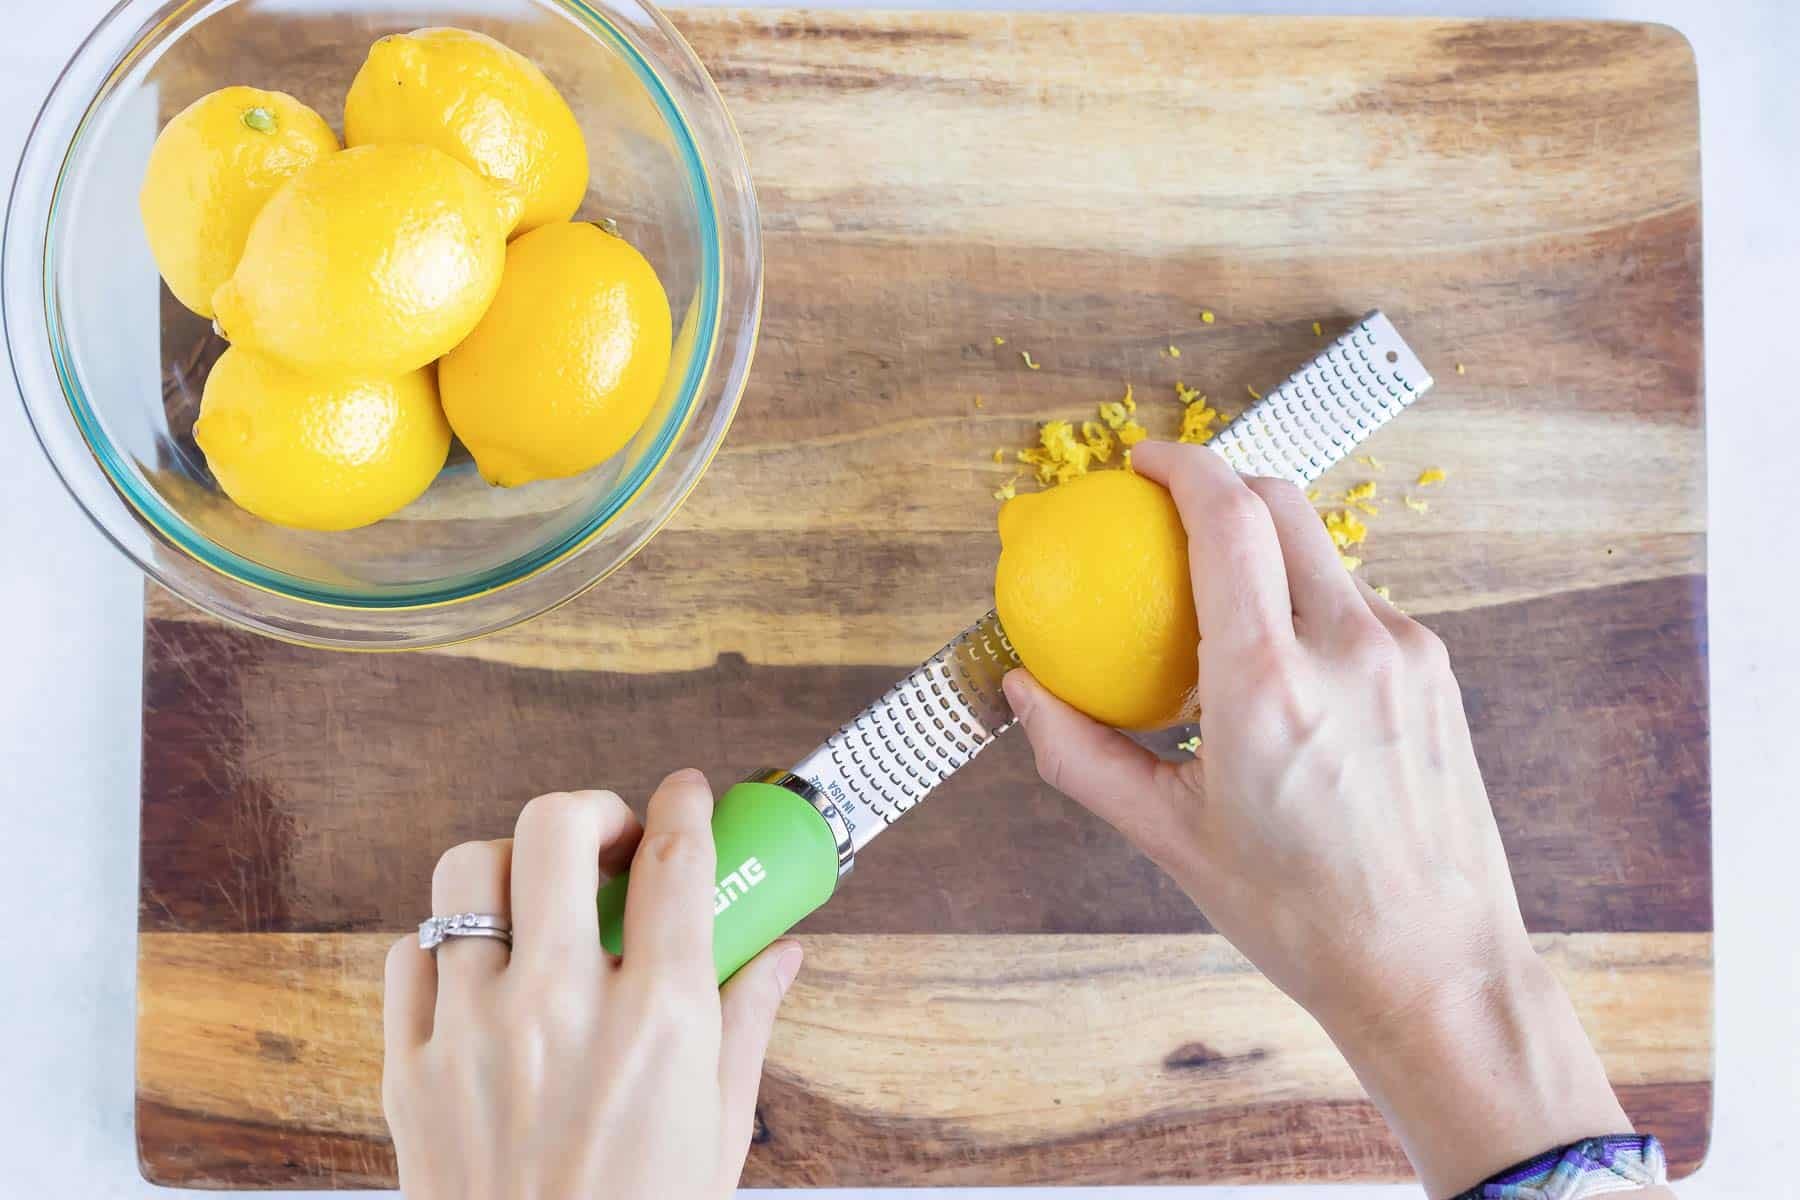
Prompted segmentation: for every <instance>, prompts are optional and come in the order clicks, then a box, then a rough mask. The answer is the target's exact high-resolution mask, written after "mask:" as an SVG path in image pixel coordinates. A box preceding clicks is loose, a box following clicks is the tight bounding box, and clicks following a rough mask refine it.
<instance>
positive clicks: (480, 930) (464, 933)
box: [419, 912, 512, 950]
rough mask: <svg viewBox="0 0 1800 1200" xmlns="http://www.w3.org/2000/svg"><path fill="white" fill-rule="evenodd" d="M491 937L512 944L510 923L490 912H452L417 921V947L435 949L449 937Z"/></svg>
mask: <svg viewBox="0 0 1800 1200" xmlns="http://www.w3.org/2000/svg"><path fill="white" fill-rule="evenodd" d="M459 937H479V938H493V939H495V940H496V941H501V942H505V943H506V944H507V946H508V947H511V946H512V924H511V923H510V922H509V921H507V919H506V918H505V917H497V916H495V915H493V914H492V913H472V912H467V913H452V914H451V915H449V916H447V917H427V918H426V919H425V920H423V921H421V922H419V949H421V950H436V949H437V948H438V947H439V946H441V945H443V944H444V943H445V942H447V941H449V940H450V939H451V938H459Z"/></svg>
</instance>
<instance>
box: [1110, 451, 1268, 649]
mask: <svg viewBox="0 0 1800 1200" xmlns="http://www.w3.org/2000/svg"><path fill="white" fill-rule="evenodd" d="M1131 465H1132V468H1133V469H1134V470H1136V471H1137V473H1138V474H1139V475H1142V476H1143V477H1144V478H1146V479H1150V480H1153V481H1155V482H1156V483H1160V484H1162V485H1163V486H1164V487H1166V488H1168V489H1169V495H1170V496H1172V497H1174V499H1175V508H1176V510H1177V511H1178V512H1179V513H1180V514H1181V524H1182V527H1183V528H1184V529H1185V530H1186V531H1187V540H1188V571H1189V573H1190V574H1191V575H1192V577H1193V581H1194V603H1195V606H1196V607H1197V608H1198V609H1199V614H1198V615H1199V618H1200V638H1201V642H1200V645H1201V653H1202V654H1204V653H1205V652H1206V648H1207V647H1209V646H1210V647H1212V648H1213V649H1215V650H1216V649H1224V648H1228V647H1231V646H1239V645H1247V644H1258V643H1263V642H1268V641H1271V640H1276V639H1279V638H1287V639H1290V640H1291V639H1292V638H1293V636H1294V608H1293V601H1292V599H1291V598H1290V597H1289V595H1288V582H1287V567H1286V565H1285V563H1284V562H1283V560H1282V557H1281V542H1280V540H1279V539H1278V538H1277V537H1276V535H1275V522H1274V519H1273V518H1272V517H1270V515H1269V509H1268V506H1267V505H1265V504H1264V503H1263V501H1262V497H1260V496H1258V495H1257V494H1256V493H1255V492H1253V491H1251V490H1250V489H1249V488H1248V487H1247V486H1245V484H1244V481H1243V480H1242V479H1241V478H1239V476H1238V473H1237V472H1236V471H1234V470H1232V469H1231V466H1230V464H1228V463H1227V462H1226V461H1225V460H1224V459H1222V458H1220V457H1219V456H1218V455H1217V454H1215V453H1214V452H1213V451H1211V450H1208V449H1207V448H1206V447H1204V446H1196V445H1177V444H1174V443H1170V442H1143V443H1140V444H1139V445H1137V446H1135V447H1133V448H1132V451H1131Z"/></svg>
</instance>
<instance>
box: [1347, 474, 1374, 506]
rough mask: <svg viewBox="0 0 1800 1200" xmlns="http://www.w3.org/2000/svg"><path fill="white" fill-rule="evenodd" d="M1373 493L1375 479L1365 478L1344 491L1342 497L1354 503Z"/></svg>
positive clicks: (1365, 498)
mask: <svg viewBox="0 0 1800 1200" xmlns="http://www.w3.org/2000/svg"><path fill="white" fill-rule="evenodd" d="M1374 494H1375V481H1374V480H1373V479H1365V480H1363V481H1362V482H1361V483H1359V484H1357V485H1356V486H1355V487H1353V488H1351V489H1350V490H1349V491H1347V492H1345V493H1344V499H1345V500H1346V501H1348V502H1349V503H1351V504H1355V503H1356V502H1357V501H1358V500H1367V499H1368V498H1369V497H1370V496H1373V495H1374Z"/></svg>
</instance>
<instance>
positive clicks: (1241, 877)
mask: <svg viewBox="0 0 1800 1200" xmlns="http://www.w3.org/2000/svg"><path fill="white" fill-rule="evenodd" d="M1133 464H1134V467H1135V469H1136V470H1137V471H1138V472H1139V473H1140V474H1142V475H1144V476H1146V477H1147V478H1150V479H1153V480H1155V481H1157V482H1158V483H1161V484H1163V485H1164V486H1165V487H1167V488H1168V489H1169V491H1170V493H1171V495H1172V496H1173V497H1174V499H1175V503H1176V505H1177V507H1178V508H1179V510H1180V512H1181V516H1182V521H1183V524H1184V525H1185V526H1186V530H1187V534H1188V548H1189V558H1190V561H1191V563H1192V568H1193V581H1194V596H1195V605H1196V607H1197V609H1198V618H1199V626H1200V632H1201V643H1200V663H1199V699H1200V708H1201V717H1200V725H1201V737H1202V746H1201V749H1200V751H1199V754H1198V756H1197V757H1196V759H1195V760H1194V761H1192V762H1184V763H1179V764H1176V763H1167V762H1162V761H1159V760H1158V759H1156V758H1155V757H1154V756H1153V755H1151V754H1150V753H1149V752H1148V751H1146V750H1144V749H1142V748H1141V747H1139V746H1138V745H1137V744H1136V743H1134V742H1132V741H1131V740H1130V739H1128V738H1126V737H1125V736H1124V735H1122V734H1120V733H1117V732H1116V731H1113V730H1110V729H1105V728H1103V727H1101V726H1099V725H1097V724H1096V723H1094V722H1093V721H1091V720H1089V719H1088V718H1086V717H1085V716H1083V715H1081V714H1080V713H1078V712H1076V711H1075V710H1074V709H1072V708H1070V707H1069V706H1068V705H1066V704H1063V703H1062V702H1061V701H1059V700H1058V699H1056V698H1055V697H1054V696H1051V695H1050V694H1049V693H1048V692H1047V691H1045V690H1044V689H1043V688H1042V687H1041V686H1040V685H1038V684H1037V683H1036V682H1035V681H1034V680H1033V679H1032V678H1031V677H1030V676H1029V675H1028V674H1027V673H1025V672H1023V671H1018V672H1014V673H1013V674H1012V675H1011V676H1009V677H1008V679H1007V694H1008V696H1009V698H1010V699H1011V701H1012V704H1013V707H1014V709H1015V710H1016V711H1017V712H1018V713H1019V716H1020V719H1021V721H1022V723H1023V725H1024V727H1025V730H1026V733H1027V734H1028V736H1029V737H1030V739H1031V743H1032V746H1033V748H1034V749H1035V751H1036V755H1037V763H1038V769H1039V771H1040V773H1041V774H1042V775H1043V777H1044V778H1045V780H1046V781H1048V782H1049V783H1050V784H1051V785H1052V786H1054V787H1056V788H1058V789H1060V790H1061V791H1063V792H1065V793H1066V794H1067V795H1069V796H1070V797H1071V798H1073V799H1075V800H1077V801H1079V802H1080V803H1082V804H1083V805H1085V806H1087V807H1088V808H1090V809H1092V810H1093V811H1094V812H1095V813H1096V814H1098V815H1099V816H1100V817H1102V818H1104V819H1105V820H1107V821H1109V822H1110V823H1111V824H1113V825H1114V826H1115V827H1116V828H1118V829H1119V830H1120V832H1122V833H1123V834H1124V835H1125V836H1126V837H1128V838H1130V839H1131V840H1132V841H1133V842H1134V843H1135V844H1136V845H1137V846H1138V847H1139V848H1140V849H1141V850H1143V851H1144V852H1145V853H1146V854H1148V855H1149V856H1150V857H1151V858H1152V859H1154V860H1155V861H1156V862H1157V863H1158V864H1159V865H1161V866H1162V867H1163V869H1164V870H1166V871H1168V872H1169V874H1170V875H1171V876H1172V877H1173V878H1174V879H1175V880H1176V881H1177V882H1178V883H1179V884H1180V885H1181V886H1182V887H1183V888H1184V889H1185V890H1186V891H1187V893H1188V894H1189V895H1190V896H1192V897H1193V899H1194V901H1195V902H1196V903H1197V904H1198V905H1199V906H1200V908H1201V910H1202V911H1203V912H1204V913H1205V914H1206V916H1207V919H1208V920H1209V921H1210V922H1211V923H1212V924H1213V926H1214V928H1216V929H1217V930H1218V931H1219V932H1220V933H1222V934H1224V935H1225V936H1226V937H1227V938H1229V939H1230V940H1231V942H1232V943H1233V944H1234V945H1235V946H1237V948H1238V949H1239V950H1240V951H1242V952H1243V953H1244V955H1245V956H1246V957H1248V958H1249V959H1250V960H1251V961H1252V962H1253V963H1255V964H1256V966H1257V967H1259V968H1260V969H1261V970H1262V971H1263V972H1264V974H1266V975H1267V976H1268V977H1269V979H1270V980H1271V981H1272V982H1274V983H1275V984H1276V985H1277V986H1278V987H1280V988H1281V989H1282V990H1283V991H1285V992H1287V993H1288V994H1289V995H1290V996H1292V997H1293V998H1294V999H1295V1000H1297V1001H1299V1002H1300V1003H1301V1004H1302V1005H1304V1006H1305V1007H1306V1008H1307V1009H1308V1010H1309V1011H1310V1012H1311V1013H1312V1014H1313V1015H1314V1016H1315V1017H1316V1018H1317V1019H1318V1020H1319V1022H1320V1023H1321V1024H1322V1025H1323V1026H1324V1027H1325V1029H1326V1031H1327V1032H1328V1033H1329V1034H1330V1035H1331V1036H1332V1037H1333V1039H1334V1040H1335V1041H1336V1042H1337V1044H1338V1045H1339V1047H1340V1048H1341V1049H1343V1051H1344V1053H1345V1054H1346V1056H1347V1057H1348V1058H1349V1060H1350V1063H1351V1066H1352V1067H1353V1068H1354V1069H1355V1070H1356V1071H1357V1073H1358V1074H1359V1076H1360V1077H1361V1078H1362V1080H1363V1083H1364V1084H1365V1086H1366V1087H1367V1088H1368V1089H1369V1091H1370V1093H1371V1095H1373V1096H1374V1098H1375V1099H1376V1101H1377V1102H1378V1103H1379V1104H1381V1105H1382V1106H1383V1109H1384V1111H1386V1112H1387V1114H1388V1116H1389V1119H1390V1121H1392V1123H1393V1124H1394V1126H1395V1128H1396V1130H1397V1132H1398V1133H1399V1134H1400V1137H1401V1140H1402V1142H1403V1143H1404V1144H1405V1145H1406V1147H1407V1151H1408V1154H1409V1155H1410V1156H1411V1157H1412V1160H1413V1163H1414V1165H1415V1167H1416V1168H1417V1169H1418V1171H1419V1173H1420V1175H1421V1177H1422V1178H1423V1180H1424V1182H1425V1183H1426V1186H1427V1188H1428V1189H1429V1190H1430V1191H1431V1192H1432V1193H1433V1194H1442V1193H1448V1192H1450V1191H1454V1190H1457V1189H1461V1188H1466V1187H1469V1186H1471V1185H1472V1184H1474V1183H1476V1182H1478V1181H1479V1180H1480V1179H1482V1178H1484V1177H1485V1176H1486V1175H1488V1174H1491V1173H1493V1172H1494V1171H1497V1170H1500V1169H1503V1168H1505V1167H1506V1166H1509V1165H1510V1164H1511V1163H1513V1162H1516V1161H1518V1160H1520V1159H1523V1158H1525V1157H1528V1156H1530V1155H1532V1154H1536V1153H1539V1152H1541V1151H1543V1150H1546V1149H1549V1148H1551V1147H1552V1146H1555V1145H1560V1144H1562V1143H1565V1142H1572V1141H1575V1140H1578V1139H1580V1138H1583V1137H1589V1136H1595V1135H1599V1134H1606V1133H1619V1132H1624V1131H1626V1130H1628V1129H1629V1128H1630V1126H1629V1122H1628V1121H1627V1120H1626V1118H1625V1116H1624V1114H1623V1113H1622V1112H1621V1111H1620V1109H1619V1107H1618V1104H1617V1102H1616V1101H1615V1100H1614V1098H1613V1095H1612V1091H1611V1089H1610V1087H1609V1086H1608V1084H1607V1082H1606V1078H1605V1075H1604V1073H1603V1072H1602V1070H1601V1068H1600V1065H1599V1062H1598V1059H1597V1058H1596V1056H1595V1055H1594V1053H1593V1050H1592V1049H1591V1047H1590V1046H1589V1044H1588V1042H1587V1039H1586V1037H1585V1035H1584V1034H1583V1033H1582V1031H1581V1028H1580V1025H1579V1023H1578V1022H1577V1021H1576V1019H1575V1016H1574V1013H1573V1010H1572V1008H1571V1007H1570V1005H1569V1003H1568V1000H1567V998H1566V996H1565V995H1564V994H1563V992H1562V991H1561V989H1560V987H1559V986H1558V985H1557V984H1556V982H1555V981H1554V979H1552V978H1551V977H1550V976H1549V974H1548V972H1547V970H1546V969H1545V968H1543V967H1542V966H1541V965H1540V964H1539V962H1538V960H1537V958H1536V956H1535V954H1534V953H1533V951H1532V948H1531V945H1530V942H1529V940H1528V938H1527V937H1526V932H1525V926H1524V922H1523V920H1522V918H1521V917H1520V914H1519V906H1518V900H1517V898H1516V896H1515V894H1514V891H1513V886H1512V879H1511V876H1510V874H1509V872H1508V868H1507V863H1506V854H1505V850H1504V849H1503V847H1502V845H1501V842H1500V835H1499V831H1498V829H1497V827H1496V826H1495V823H1494V816H1493V811H1492V809H1491V808H1490V806H1489V804H1488V799H1487V792H1486V789H1485V788H1484V787H1483V784H1482V780H1481V771H1480V768H1479V766H1478V765H1477V763H1476V760H1475V752H1474V748H1473V744H1472V742H1471V740H1470V736H1469V729H1468V724H1467V721H1466V719H1465V718H1464V715H1463V707H1462V697H1461V693H1460V691H1459V689H1458V687H1457V683H1456V679H1455V677H1454V676H1453V675H1452V673H1451V669H1450V660H1449V656H1448V654H1447V653H1446V652H1445V649H1444V646H1443V643H1442V642H1440V641H1439V640H1438V639H1437V637H1436V636H1434V635H1433V634H1432V633H1431V632H1430V631H1429V630H1427V629H1426V628H1425V627H1424V626H1422V625H1420V624H1419V623H1418V622H1416V621H1414V620H1412V619H1411V618H1409V617H1407V616H1406V615H1404V614H1403V613H1401V612H1400V611H1399V610H1397V609H1395V608H1394V607H1393V606H1392V605H1390V604H1389V603H1387V602H1386V601H1385V600H1383V599H1382V598H1381V597H1379V596H1377V595H1375V594H1374V593H1373V592H1372V591H1370V590H1369V588H1368V587H1367V586H1366V585H1364V584H1363V583H1362V582H1361V581H1360V580H1358V579H1357V578H1356V577H1355V576H1353V575H1351V574H1350V573H1349V572H1348V571H1346V570H1344V568H1343V566H1342V564H1341V563H1340V562H1339V560H1338V554H1337V550H1336V547H1335V546H1334V545H1333V544H1332V541H1331V539H1330V537H1329V535H1328V534H1327V533H1326V531H1325V529H1324V527H1323V525H1322V524H1321V522H1320V521H1319V518H1318V516H1317V514H1316V513H1315V512H1314V511H1313V508H1312V505H1311V504H1310V503H1309V502H1308V501H1307V499H1306V497H1305V496H1304V495H1303V494H1302V493H1301V492H1300V490H1299V489H1298V488H1296V487H1294V486H1293V485H1291V484H1288V483H1284V482H1281V481H1277V480H1270V479H1244V478H1240V477H1239V476H1238V475H1237V474H1236V473H1235V472H1234V471H1232V469H1231V468H1230V467H1229V466H1227V465H1226V463H1225V462H1224V461H1223V460H1222V459H1220V458H1219V457H1218V456H1217V455H1216V454H1214V453H1213V452H1212V451H1210V450H1206V449H1204V448H1202V447H1199V446H1177V445H1169V444H1156V443H1145V444H1143V445H1140V446H1138V447H1137V448H1136V449H1135V450H1134V451H1133Z"/></svg>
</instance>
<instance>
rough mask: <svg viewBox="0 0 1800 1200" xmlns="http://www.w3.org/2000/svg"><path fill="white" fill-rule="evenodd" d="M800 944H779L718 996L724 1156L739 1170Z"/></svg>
mask: <svg viewBox="0 0 1800 1200" xmlns="http://www.w3.org/2000/svg"><path fill="white" fill-rule="evenodd" d="M801 957H802V955H801V950H800V943H799V942H794V941H779V942H776V943H775V944H774V945H772V946H770V947H768V948H767V949H766V950H764V951H763V952H762V953H761V954H759V955H757V956H756V957H755V958H753V959H751V960H750V961H749V962H747V963H745V964H744V965H743V966H742V967H740V968H738V972H737V974H735V975H733V976H732V977H731V978H730V979H729V980H727V981H726V983H725V987H724V988H723V989H722V990H721V991H720V992H719V1010H720V1015H721V1017H722V1018H723V1021H724V1025H723V1028H722V1030H721V1036H720V1040H719V1094H720V1097H721V1099H722V1101H723V1103H724V1120H723V1124H722V1129H723V1132H724V1137H725V1142H724V1158H725V1160H726V1166H727V1167H731V1166H732V1165H733V1164H735V1165H736V1169H735V1170H733V1171H732V1172H731V1179H732V1182H733V1183H734V1184H735V1183H736V1181H737V1176H738V1173H739V1172H741V1171H742V1170H743V1166H744V1156H745V1155H746V1154H748V1153H749V1151H750V1135H751V1134H752V1133H753V1132H754V1131H755V1128H756V1093H757V1090H758V1089H759V1088H760V1087H761V1086H762V1071H763V1056H764V1055H766V1054H767V1053H768V1051H769V1035H770V1034H772V1033H773V1032H774V1031H775V1014H776V1012H777V1011H778V1010H779V1009H780V1008H781V1001H782V999H783V998H784V997H785V996H786V995H787V990H788V988H789V987H790V986H791V985H792V984H793V982H794V976H796V975H798V974H799V973H800V960H801Z"/></svg>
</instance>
